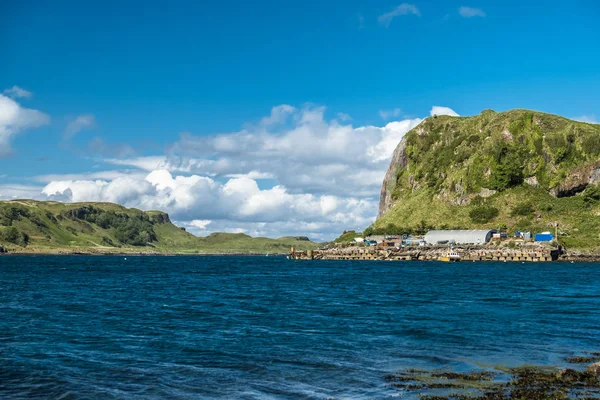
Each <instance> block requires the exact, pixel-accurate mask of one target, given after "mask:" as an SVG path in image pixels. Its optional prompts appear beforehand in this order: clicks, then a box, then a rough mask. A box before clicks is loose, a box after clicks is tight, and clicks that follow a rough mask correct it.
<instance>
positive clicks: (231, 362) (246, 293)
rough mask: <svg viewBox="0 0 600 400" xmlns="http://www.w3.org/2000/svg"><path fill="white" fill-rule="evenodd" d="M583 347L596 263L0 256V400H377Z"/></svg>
mask: <svg viewBox="0 0 600 400" xmlns="http://www.w3.org/2000/svg"><path fill="white" fill-rule="evenodd" d="M590 350H591V351H600V265H598V264H595V265H594V264H562V263H544V264H518V263H514V264H513V263H462V264H460V263H458V264H440V263H431V262H430V263H421V262H406V263H404V262H370V261H314V262H307V261H304V262H302V261H298V262H293V261H287V260H285V258H280V257H268V258H267V257H130V256H128V257H127V258H126V259H125V258H124V257H0V398H32V397H39V398H58V397H61V396H62V398H65V399H67V398H68V399H77V398H94V399H96V398H98V399H107V398H123V399H125V398H127V399H129V398H144V399H146V398H248V399H251V398H289V399H297V398H326V397H336V398H386V397H389V396H398V395H402V393H401V392H399V391H398V390H397V389H393V388H389V387H388V386H387V384H386V382H385V381H384V380H383V377H384V375H386V374H388V373H392V372H395V371H397V370H400V369H403V368H409V367H415V368H439V367H448V366H450V367H452V368H455V369H458V370H470V369H473V368H480V367H486V366H492V365H497V364H501V365H517V364H521V363H535V364H552V365H557V364H561V363H564V358H565V357H566V356H570V355H572V354H573V353H576V352H581V351H590ZM404 398H406V395H405V397H404Z"/></svg>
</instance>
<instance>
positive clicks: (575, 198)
mask: <svg viewBox="0 0 600 400" xmlns="http://www.w3.org/2000/svg"><path fill="white" fill-rule="evenodd" d="M599 184H600V125H596V124H587V123H582V122H576V121H572V120H569V119H567V118H563V117H559V116H556V115H551V114H545V113H540V112H535V111H528V110H512V111H508V112H502V113H497V112H494V111H492V110H486V111H484V112H482V113H481V114H480V115H476V116H473V117H451V116H438V117H430V118H427V119H426V120H425V121H423V122H422V123H421V124H420V125H419V126H417V127H416V128H414V129H413V130H411V131H410V132H408V133H407V134H406V135H405V137H404V139H403V140H402V142H401V143H400V144H399V145H398V147H397V148H396V150H395V152H394V154H393V156H392V161H391V163H390V167H389V169H388V172H387V174H386V177H385V180H384V183H383V186H382V189H381V199H380V204H379V216H378V219H377V221H376V222H375V223H374V224H373V226H371V227H370V228H368V229H367V231H366V233H371V232H377V233H384V232H387V233H392V232H394V233H397V232H402V231H412V232H417V233H419V232H424V231H426V230H427V229H430V228H439V229H443V228H463V229H465V228H498V227H506V228H507V229H508V230H509V231H515V230H522V231H533V232H541V231H552V232H554V230H555V229H554V224H555V223H558V230H559V233H560V235H559V241H560V243H561V244H563V245H565V246H567V247H570V248H600V236H599V235H600V188H599V186H598V185H599Z"/></svg>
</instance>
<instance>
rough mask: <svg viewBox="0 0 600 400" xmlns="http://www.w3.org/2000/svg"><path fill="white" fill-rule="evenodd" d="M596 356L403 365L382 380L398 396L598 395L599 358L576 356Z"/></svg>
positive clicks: (491, 399)
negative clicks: (563, 363) (559, 362)
mask: <svg viewBox="0 0 600 400" xmlns="http://www.w3.org/2000/svg"><path fill="white" fill-rule="evenodd" d="M587 359H592V360H600V353H598V352H591V353H587V354H586V356H583V357H571V358H569V359H568V360H567V363H568V364H570V365H569V366H568V367H557V366H520V367H499V366H498V367H494V368H490V369H485V370H477V371H470V372H461V371H453V370H451V369H447V368H444V369H434V370H420V369H406V370H401V371H398V372H396V373H394V374H390V375H386V376H384V377H383V380H384V381H385V382H386V383H387V385H388V387H389V388H390V389H391V390H394V391H399V392H400V397H404V395H416V396H418V398H419V399H425V400H466V399H471V400H508V399H519V400H525V399H527V400H548V399H555V400H559V399H560V400H563V399H599V398H600V361H596V362H595V363H593V364H590V365H588V366H587V367H582V366H578V365H573V364H578V362H574V361H579V360H587Z"/></svg>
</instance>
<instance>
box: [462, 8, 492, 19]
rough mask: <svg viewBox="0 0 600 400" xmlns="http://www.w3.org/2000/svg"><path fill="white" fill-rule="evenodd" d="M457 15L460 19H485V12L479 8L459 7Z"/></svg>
mask: <svg viewBox="0 0 600 400" xmlns="http://www.w3.org/2000/svg"><path fill="white" fill-rule="evenodd" d="M458 13H459V14H460V16H461V17H465V18H472V17H485V16H486V15H485V12H483V10H482V9H481V8H471V7H464V6H463V7H461V8H459V9H458Z"/></svg>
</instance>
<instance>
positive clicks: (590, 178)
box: [550, 161, 600, 197]
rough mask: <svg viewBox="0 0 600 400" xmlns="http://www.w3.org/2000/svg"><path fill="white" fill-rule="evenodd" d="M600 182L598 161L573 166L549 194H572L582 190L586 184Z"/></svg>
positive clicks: (557, 195) (562, 195) (599, 162)
mask: <svg viewBox="0 0 600 400" xmlns="http://www.w3.org/2000/svg"><path fill="white" fill-rule="evenodd" d="M598 183H600V161H596V162H595V163H592V164H588V165H584V166H582V167H577V168H573V169H571V170H570V171H569V174H568V175H567V177H566V178H565V180H564V181H562V182H561V183H559V184H558V185H557V186H556V187H555V188H554V189H552V190H551V191H550V194H552V195H553V196H556V197H569V196H574V195H576V194H577V193H579V192H583V191H584V190H585V188H586V187H587V186H588V185H594V184H598Z"/></svg>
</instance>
